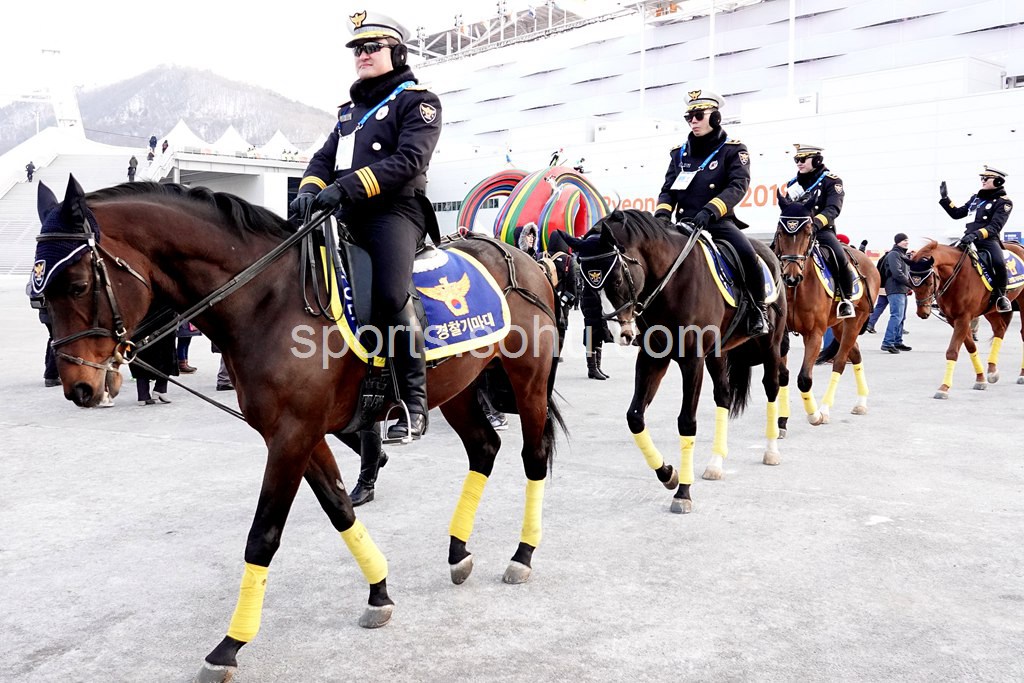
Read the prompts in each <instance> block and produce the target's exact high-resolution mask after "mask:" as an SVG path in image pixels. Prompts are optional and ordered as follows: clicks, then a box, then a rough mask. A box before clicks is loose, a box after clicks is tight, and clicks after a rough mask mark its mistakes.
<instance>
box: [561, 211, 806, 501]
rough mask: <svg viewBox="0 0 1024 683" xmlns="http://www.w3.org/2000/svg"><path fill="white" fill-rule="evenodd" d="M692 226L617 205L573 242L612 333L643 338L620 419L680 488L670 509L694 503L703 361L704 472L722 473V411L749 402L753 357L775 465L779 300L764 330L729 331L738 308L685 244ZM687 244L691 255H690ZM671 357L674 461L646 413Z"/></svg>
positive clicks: (767, 460)
mask: <svg viewBox="0 0 1024 683" xmlns="http://www.w3.org/2000/svg"><path fill="white" fill-rule="evenodd" d="M690 246H692V244H691V243H690V242H689V240H688V236H687V235H684V234H682V233H680V232H679V231H677V230H675V229H674V228H671V227H668V226H667V225H665V224H663V223H662V222H661V221H658V220H656V219H654V218H653V217H652V216H651V215H650V214H649V213H646V212H643V211H637V210H632V209H629V210H625V211H613V212H612V213H611V214H609V215H608V216H606V217H604V218H602V219H601V220H600V221H598V223H597V224H596V225H595V226H594V228H593V230H592V231H591V233H588V236H587V238H586V239H584V240H581V241H580V243H579V253H580V264H581V268H582V270H583V273H584V282H586V283H587V286H588V287H590V288H592V289H596V290H599V292H600V294H601V297H602V301H603V302H604V308H605V318H606V319H608V320H609V321H610V322H611V323H613V324H612V327H613V328H614V333H615V337H616V340H617V341H618V342H619V343H620V344H623V345H627V346H628V345H630V344H632V343H633V341H634V339H638V338H639V340H640V342H641V343H640V348H639V349H638V351H637V357H636V373H635V378H634V389H633V400H632V401H631V402H630V405H629V410H628V411H627V413H626V423H627V424H628V425H629V431H630V432H632V434H633V439H634V441H635V442H636V444H637V446H638V447H639V448H640V451H641V452H642V453H643V455H644V458H645V460H646V461H647V465H648V466H649V467H650V468H651V469H653V470H654V472H655V474H656V475H657V477H658V480H659V481H660V482H661V483H662V484H663V485H664V486H665V488H668V489H676V493H675V496H674V497H673V499H672V505H671V507H670V509H671V511H672V512H676V513H688V512H690V511H691V510H692V509H693V503H692V500H691V498H690V486H691V485H692V484H693V451H694V441H695V437H696V434H697V403H698V401H699V400H700V388H701V384H702V382H703V379H704V371H703V368H702V364H703V365H706V366H707V369H708V371H709V373H710V374H711V380H712V382H713V383H714V399H715V405H716V406H717V410H716V411H715V430H714V440H713V443H712V446H711V458H710V460H709V461H708V464H707V467H706V468H705V470H704V474H703V477H704V479H721V478H722V463H723V460H724V458H725V457H726V454H727V453H728V440H727V433H728V419H729V416H730V415H732V416H735V415H738V414H739V413H740V412H742V411H743V409H744V408H745V407H746V403H747V399H748V397H749V391H750V376H751V367H752V366H754V365H759V364H763V365H764V377H763V380H762V382H763V384H764V391H765V396H766V397H767V399H768V422H767V426H766V428H765V437H766V439H767V447H766V449H765V451H764V455H763V462H764V464H766V465H778V464H779V462H780V460H779V449H778V431H779V430H778V421H777V418H778V414H777V412H776V403H775V401H776V398H777V396H778V391H779V373H780V369H781V368H782V360H781V355H782V354H783V353H784V350H783V340H784V339H785V325H784V324H783V321H785V319H786V305H785V300H784V299H782V298H781V297H780V298H779V299H777V300H776V301H775V303H773V304H772V305H771V306H770V307H769V322H770V323H771V331H770V333H769V334H767V335H764V336H761V337H757V338H754V339H751V338H749V337H746V336H744V335H743V333H742V332H743V328H742V327H741V328H740V329H738V330H737V334H735V335H729V334H728V331H729V329H730V327H731V324H732V323H733V318H734V317H735V314H736V309H735V308H732V307H730V306H729V305H727V304H726V302H725V300H724V299H723V297H722V295H721V294H720V293H719V290H718V286H717V284H716V283H715V278H714V276H713V275H712V273H711V271H710V270H709V268H708V264H707V262H706V260H705V258H704V256H703V255H702V254H701V253H699V248H698V253H693V252H690V251H688V247H690ZM754 247H755V250H756V251H757V252H758V254H759V255H760V256H761V258H762V259H764V261H765V262H766V263H767V264H768V267H769V269H770V271H771V274H772V276H773V277H774V278H775V280H776V282H777V281H778V274H779V269H778V262H777V261H776V260H775V257H774V256H773V255H772V253H771V251H770V250H769V249H768V248H767V247H766V246H765V245H763V244H761V243H760V242H754ZM687 254H689V257H687ZM673 361H674V362H675V363H676V364H677V365H678V366H679V369H680V371H681V373H682V378H683V402H682V407H681V409H680V412H679V418H678V422H677V425H678V428H679V440H680V452H681V457H680V467H679V471H678V472H677V471H676V470H675V469H674V468H673V467H672V466H671V465H668V464H666V463H665V459H664V457H662V455H661V453H660V451H658V449H657V447H656V446H655V445H654V442H653V440H652V439H651V435H650V433H649V432H648V430H647V427H646V424H645V421H644V414H645V412H646V410H647V407H648V406H649V405H650V404H651V401H653V400H654V395H655V394H656V393H657V391H658V387H659V386H660V384H661V380H662V378H663V377H664V376H665V373H666V372H667V371H668V368H669V365H670V364H671V363H672V362H673Z"/></svg>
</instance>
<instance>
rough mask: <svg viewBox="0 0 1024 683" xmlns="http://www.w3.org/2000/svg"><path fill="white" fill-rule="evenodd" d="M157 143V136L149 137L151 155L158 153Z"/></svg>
mask: <svg viewBox="0 0 1024 683" xmlns="http://www.w3.org/2000/svg"><path fill="white" fill-rule="evenodd" d="M156 143H157V139H156V136H155V135H150V136H149V151H150V152H151V153H153V154H155V153H156Z"/></svg>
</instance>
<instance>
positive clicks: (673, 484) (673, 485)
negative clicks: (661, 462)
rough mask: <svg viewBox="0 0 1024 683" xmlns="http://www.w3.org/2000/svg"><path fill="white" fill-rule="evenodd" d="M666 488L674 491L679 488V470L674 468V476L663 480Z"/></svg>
mask: <svg viewBox="0 0 1024 683" xmlns="http://www.w3.org/2000/svg"><path fill="white" fill-rule="evenodd" d="M662 485H664V487H665V488H667V489H668V490H669V491H674V490H676V489H677V488H679V470H677V469H676V468H674V467H673V468H672V476H671V477H669V478H668V481H665V482H662Z"/></svg>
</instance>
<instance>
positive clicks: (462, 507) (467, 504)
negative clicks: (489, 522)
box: [448, 472, 487, 543]
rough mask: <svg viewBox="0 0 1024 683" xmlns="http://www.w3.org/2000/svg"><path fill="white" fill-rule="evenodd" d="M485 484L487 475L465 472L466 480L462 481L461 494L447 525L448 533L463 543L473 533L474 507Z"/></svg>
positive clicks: (477, 504)
mask: <svg viewBox="0 0 1024 683" xmlns="http://www.w3.org/2000/svg"><path fill="white" fill-rule="evenodd" d="M486 485H487V477H485V476H484V475H482V474H480V473H479V472H467V473H466V480H465V481H464V482H462V495H460V496H459V504H458V505H456V506H455V512H454V513H453V514H452V523H451V524H449V525H448V535H449V536H454V537H455V538H457V539H459V540H460V541H462V542H463V543H466V542H468V541H469V536H470V534H472V533H473V522H474V520H476V509H477V507H478V506H479V505H480V499H481V498H483V495H484V486H486Z"/></svg>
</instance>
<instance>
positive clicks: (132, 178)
mask: <svg viewBox="0 0 1024 683" xmlns="http://www.w3.org/2000/svg"><path fill="white" fill-rule="evenodd" d="M134 158H135V157H132V159H134ZM128 182H129V183H134V182H135V166H132V165H131V164H129V165H128Z"/></svg>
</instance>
